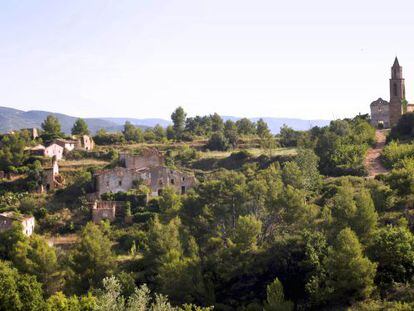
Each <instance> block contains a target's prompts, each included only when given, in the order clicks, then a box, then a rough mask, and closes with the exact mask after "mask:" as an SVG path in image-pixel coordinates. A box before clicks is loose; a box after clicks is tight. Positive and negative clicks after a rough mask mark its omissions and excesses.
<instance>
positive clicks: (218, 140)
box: [206, 132, 229, 151]
mask: <svg viewBox="0 0 414 311" xmlns="http://www.w3.org/2000/svg"><path fill="white" fill-rule="evenodd" d="M206 148H207V149H209V150H218V151H225V150H227V149H229V142H228V141H227V139H226V137H225V136H224V135H223V134H222V133H219V132H216V133H213V134H212V135H211V137H210V139H209V140H208V142H207V144H206Z"/></svg>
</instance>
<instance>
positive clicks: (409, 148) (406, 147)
mask: <svg viewBox="0 0 414 311" xmlns="http://www.w3.org/2000/svg"><path fill="white" fill-rule="evenodd" d="M382 157H383V160H384V164H385V165H386V166H387V167H389V168H392V167H394V166H396V165H398V164H399V162H400V161H401V160H403V159H406V158H411V157H414V144H400V143H399V142H396V141H392V142H390V143H389V144H388V145H387V146H386V147H385V148H384V150H383V151H382Z"/></svg>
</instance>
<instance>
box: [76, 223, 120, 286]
mask: <svg viewBox="0 0 414 311" xmlns="http://www.w3.org/2000/svg"><path fill="white" fill-rule="evenodd" d="M72 257H73V259H72V262H71V268H72V270H73V275H72V283H73V285H74V288H75V290H77V291H78V292H80V293H83V292H86V291H87V290H89V289H90V288H96V287H97V286H98V285H100V282H101V281H102V279H103V278H104V277H106V276H108V275H110V274H111V272H112V270H113V269H114V256H113V254H112V251H111V241H110V240H109V239H108V237H107V236H105V235H104V234H103V233H102V231H101V230H100V228H99V227H98V226H97V225H95V224H93V223H88V224H87V225H86V226H85V228H84V229H83V231H82V233H81V237H80V241H79V244H78V245H77V247H76V249H75V251H74V254H73V256H72Z"/></svg>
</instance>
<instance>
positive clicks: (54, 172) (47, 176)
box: [40, 158, 64, 193]
mask: <svg viewBox="0 0 414 311" xmlns="http://www.w3.org/2000/svg"><path fill="white" fill-rule="evenodd" d="M63 184H64V179H63V177H62V176H61V175H60V174H59V165H58V161H57V159H56V158H53V159H52V167H51V168H46V169H45V170H43V178H42V186H41V189H40V192H41V193H42V192H44V191H50V190H55V189H60V188H63Z"/></svg>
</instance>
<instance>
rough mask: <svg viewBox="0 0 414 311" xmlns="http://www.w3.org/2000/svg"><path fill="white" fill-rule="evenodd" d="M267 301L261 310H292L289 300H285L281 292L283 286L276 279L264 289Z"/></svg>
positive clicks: (292, 305) (291, 303) (292, 306)
mask: <svg viewBox="0 0 414 311" xmlns="http://www.w3.org/2000/svg"><path fill="white" fill-rule="evenodd" d="M266 293H267V299H266V301H265V303H264V308H263V310H265V311H289V310H293V308H294V304H293V302H291V301H289V300H285V294H284V292H283V285H282V283H281V282H280V281H279V279H278V278H276V279H275V280H274V281H273V282H272V283H271V284H269V285H267V288H266Z"/></svg>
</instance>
